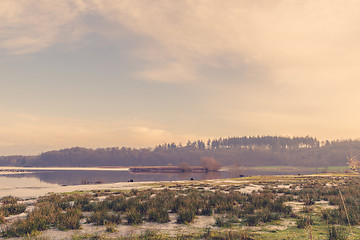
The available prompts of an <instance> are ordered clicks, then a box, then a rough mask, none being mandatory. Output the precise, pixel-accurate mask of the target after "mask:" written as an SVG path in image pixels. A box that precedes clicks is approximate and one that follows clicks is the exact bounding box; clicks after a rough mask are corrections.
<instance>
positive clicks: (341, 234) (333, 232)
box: [328, 226, 349, 240]
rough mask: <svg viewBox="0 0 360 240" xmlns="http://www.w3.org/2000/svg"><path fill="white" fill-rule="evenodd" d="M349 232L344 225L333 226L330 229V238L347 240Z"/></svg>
mask: <svg viewBox="0 0 360 240" xmlns="http://www.w3.org/2000/svg"><path fill="white" fill-rule="evenodd" d="M348 235H349V233H348V232H347V231H346V229H345V228H344V227H336V226H331V227H329V229H328V239H329V240H346V239H348Z"/></svg>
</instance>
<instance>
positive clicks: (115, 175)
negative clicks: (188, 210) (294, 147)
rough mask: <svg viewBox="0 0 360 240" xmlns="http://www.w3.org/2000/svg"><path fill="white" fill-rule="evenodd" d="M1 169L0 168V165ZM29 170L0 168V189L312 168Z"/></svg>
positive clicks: (217, 175)
mask: <svg viewBox="0 0 360 240" xmlns="http://www.w3.org/2000/svg"><path fill="white" fill-rule="evenodd" d="M0 169H1V168H0ZM25 171H31V172H30V173H17V174H7V175H2V174H1V172H0V190H2V189H8V188H34V187H35V188H36V187H44V186H45V187H48V186H51V185H80V184H84V183H115V182H128V181H129V180H133V181H134V182H144V181H177V180H190V179H191V178H193V179H194V180H207V179H223V178H234V177H239V176H240V175H241V174H243V175H245V176H252V175H281V174H297V173H301V174H312V173H315V171H314V170H301V171H299V170H285V171H284V170H278V171H275V170H273V171H269V170H267V171H260V170H252V169H246V170H245V171H244V170H236V171H235V170H234V171H219V172H209V173H171V174H170V173H156V174H155V173H132V172H129V171H127V170H126V169H101V168H97V169H93V168H65V169H64V168H63V169H51V168H47V169H44V168H43V169H41V168H36V169H35V168H28V169H25Z"/></svg>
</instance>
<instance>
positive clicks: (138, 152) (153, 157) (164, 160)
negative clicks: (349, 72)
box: [0, 136, 360, 167]
mask: <svg viewBox="0 0 360 240" xmlns="http://www.w3.org/2000/svg"><path fill="white" fill-rule="evenodd" d="M354 155H355V156H356V155H359V156H360V141H359V140H343V141H331V142H330V141H324V142H320V141H319V140H317V139H316V138H312V137H309V136H306V137H293V138H290V137H279V136H258V137H228V138H219V139H213V140H210V139H209V140H208V141H205V142H204V141H202V140H198V141H193V142H191V141H189V142H188V143H187V144H186V145H184V146H183V145H182V144H175V143H166V144H162V145H159V146H157V147H155V148H143V149H134V148H125V147H122V148H118V147H115V148H98V149H87V148H81V147H74V148H69V149H62V150H57V151H49V152H45V153H42V154H40V155H37V156H6V157H0V165H2V166H39V167H40V166H41V167H50V166H58V167H65V166H72V167H90V166H169V165H172V166H179V165H181V164H182V163H187V164H189V165H200V160H201V159H202V158H203V157H210V158H214V159H216V161H218V162H219V163H220V164H221V165H222V166H230V165H235V166H270V165H272V166H276V165H277V166H309V167H327V166H345V165H346V162H347V159H346V157H348V156H354Z"/></svg>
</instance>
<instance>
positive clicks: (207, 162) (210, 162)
mask: <svg viewBox="0 0 360 240" xmlns="http://www.w3.org/2000/svg"><path fill="white" fill-rule="evenodd" d="M201 165H203V166H204V168H206V170H208V171H218V170H219V169H220V167H221V164H220V163H219V162H217V161H216V160H215V159H213V158H210V157H203V158H201Z"/></svg>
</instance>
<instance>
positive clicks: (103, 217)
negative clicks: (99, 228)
mask: <svg viewBox="0 0 360 240" xmlns="http://www.w3.org/2000/svg"><path fill="white" fill-rule="evenodd" d="M87 221H88V222H89V223H94V224H95V225H106V224H109V223H113V224H119V223H121V218H120V215H117V214H109V213H108V212H107V211H96V212H94V213H93V214H92V215H91V216H90V218H88V220H87Z"/></svg>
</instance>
